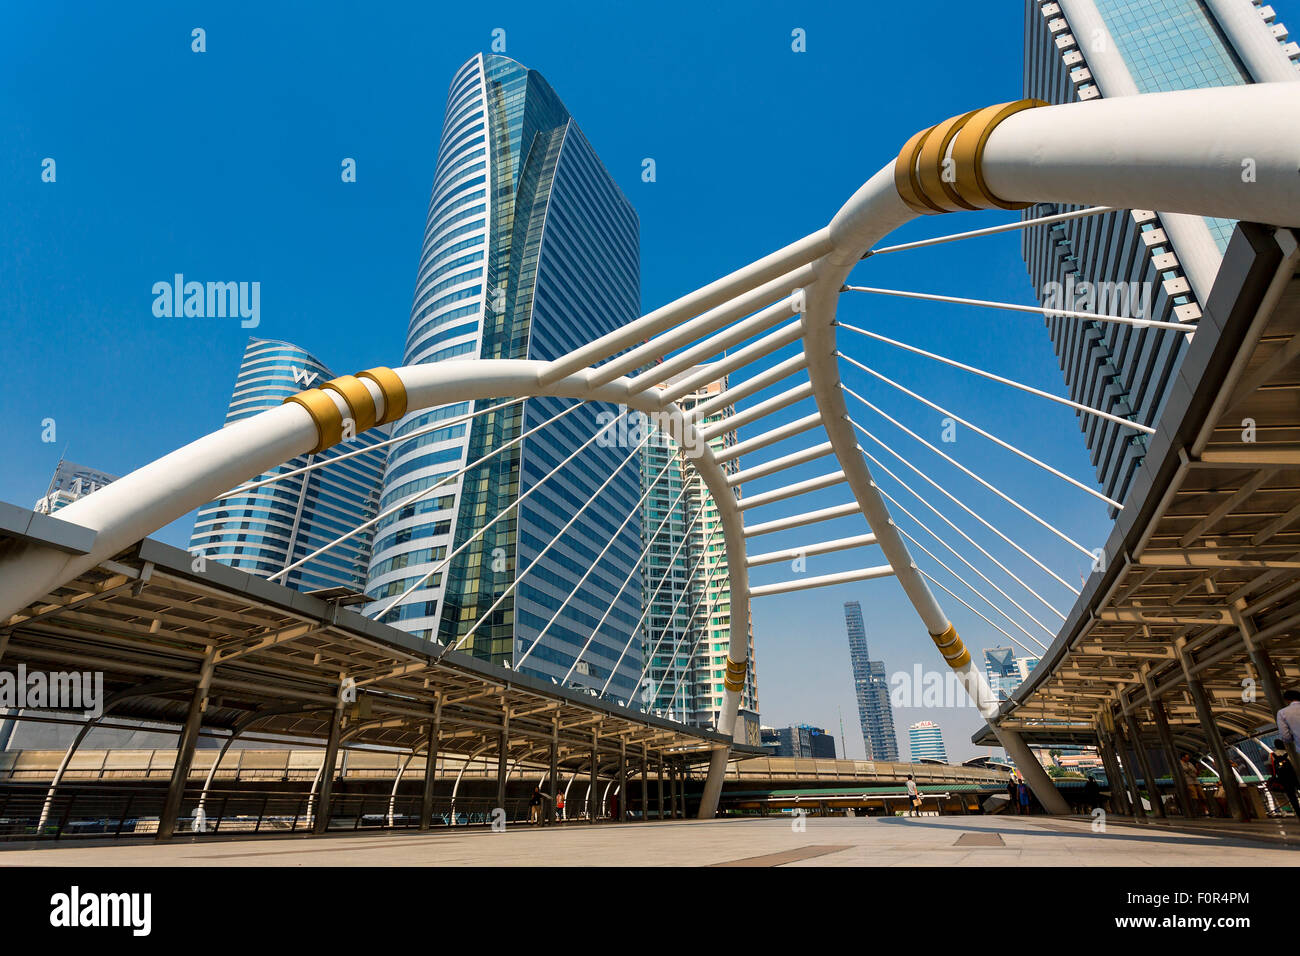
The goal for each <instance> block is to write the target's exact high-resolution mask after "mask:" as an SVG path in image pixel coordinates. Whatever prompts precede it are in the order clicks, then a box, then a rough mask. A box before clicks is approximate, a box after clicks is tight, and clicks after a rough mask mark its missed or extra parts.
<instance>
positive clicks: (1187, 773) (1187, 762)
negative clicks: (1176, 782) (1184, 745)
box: [1178, 754, 1210, 817]
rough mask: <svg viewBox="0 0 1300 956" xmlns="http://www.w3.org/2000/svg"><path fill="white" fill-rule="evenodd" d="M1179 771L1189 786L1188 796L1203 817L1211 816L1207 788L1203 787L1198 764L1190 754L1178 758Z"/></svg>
mask: <svg viewBox="0 0 1300 956" xmlns="http://www.w3.org/2000/svg"><path fill="white" fill-rule="evenodd" d="M1178 769H1179V771H1181V773H1182V775H1183V781H1184V782H1185V783H1186V784H1187V795H1188V796H1189V797H1191V798H1192V800H1194V801H1195V802H1196V806H1197V809H1198V810H1199V811H1200V815H1201V816H1206V817H1208V816H1209V815H1210V805H1209V803H1208V802H1207V801H1206V799H1205V788H1204V787H1202V786H1201V774H1200V771H1199V770H1197V769H1196V764H1195V763H1193V762H1192V757H1191V755H1190V754H1183V755H1182V756H1181V757H1179V758H1178Z"/></svg>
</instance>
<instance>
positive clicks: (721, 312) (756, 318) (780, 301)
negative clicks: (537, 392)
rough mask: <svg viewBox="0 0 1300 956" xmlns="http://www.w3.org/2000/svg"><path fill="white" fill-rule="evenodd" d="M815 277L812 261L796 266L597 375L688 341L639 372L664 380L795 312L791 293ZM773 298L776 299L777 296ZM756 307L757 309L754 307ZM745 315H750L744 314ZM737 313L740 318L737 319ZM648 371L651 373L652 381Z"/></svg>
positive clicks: (647, 360) (633, 366)
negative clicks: (662, 360) (712, 333)
mask: <svg viewBox="0 0 1300 956" xmlns="http://www.w3.org/2000/svg"><path fill="white" fill-rule="evenodd" d="M811 278H812V267H811V266H801V267H800V268H798V269H796V270H795V271H794V272H791V273H789V274H787V275H784V276H781V277H780V278H779V279H776V280H774V281H772V282H769V283H767V284H765V285H761V286H759V287H758V288H757V289H755V290H754V291H753V292H748V293H746V294H745V295H743V296H741V297H740V298H738V299H736V300H735V301H733V302H728V303H727V304H726V305H724V306H722V307H720V308H717V309H713V310H712V311H710V312H706V313H704V315H702V316H700V317H699V318H698V319H693V320H692V321H690V322H687V323H686V324H685V325H680V326H678V327H677V328H675V329H673V330H672V331H670V332H667V333H665V334H664V335H661V336H659V337H658V338H654V339H651V340H650V341H649V342H647V343H645V345H641V346H638V347H637V348H634V349H633V350H632V351H630V352H628V353H627V354H626V355H620V356H619V357H618V358H616V359H612V360H611V361H609V362H607V363H606V364H604V365H602V366H601V367H600V368H598V369H597V370H596V372H597V374H596V376H595V379H594V380H595V381H596V382H598V383H599V382H607V381H610V380H611V379H614V378H617V377H618V376H619V375H620V374H628V373H632V372H635V371H636V370H637V369H639V368H642V367H643V366H646V365H651V363H653V362H657V361H658V360H659V359H660V358H664V357H665V356H668V355H672V353H674V352H676V351H677V350H678V349H680V348H683V347H686V346H690V347H689V348H686V350H685V351H684V352H681V353H679V354H676V355H672V358H667V359H665V361H664V363H663V364H662V365H661V366H660V365H651V367H650V368H648V369H647V370H646V371H645V372H644V373H641V374H640V375H638V376H637V381H638V382H641V381H643V380H644V381H645V382H646V387H647V388H649V387H650V386H652V385H656V384H658V383H660V382H663V381H664V380H666V379H668V378H671V377H672V376H674V375H676V374H677V373H679V372H683V371H685V370H686V369H688V368H692V367H694V366H696V365H698V364H699V363H701V362H703V361H704V360H705V359H708V358H710V357H711V356H714V355H717V354H718V353H719V352H722V351H724V350H726V349H729V348H731V347H732V346H734V345H737V344H738V343H740V342H743V341H745V339H748V338H752V337H753V336H755V335H758V334H759V333H760V332H763V331H765V330H767V329H770V328H771V327H772V326H774V325H776V324H778V323H779V322H781V321H782V320H783V319H788V318H790V316H792V315H797V314H798V313H797V312H796V311H795V310H794V308H793V306H794V304H795V303H794V300H793V298H792V297H791V296H790V295H789V294H788V293H789V291H790V290H791V289H793V288H796V287H798V285H799V284H800V283H801V282H807V281H808V280H809V279H811ZM778 297H780V298H778ZM773 299H776V301H775V302H773V301H772V300H773ZM768 303H771V304H770V305H769V304H768ZM764 306H766V307H765V308H764ZM755 309H758V311H757V312H754V310H755ZM751 312H753V314H752V315H750V313H751ZM741 316H747V317H746V318H741ZM736 319H740V321H739V322H735V320H736ZM731 322H735V324H734V325H732V326H731V327H730V328H727V329H725V330H724V331H722V332H718V334H717V335H714V336H713V337H712V338H707V339H706V338H704V336H706V335H708V334H709V333H711V332H715V331H717V330H718V329H720V328H722V327H723V326H726V325H727V324H728V323H731ZM701 340H703V341H701ZM650 377H653V381H651V380H650Z"/></svg>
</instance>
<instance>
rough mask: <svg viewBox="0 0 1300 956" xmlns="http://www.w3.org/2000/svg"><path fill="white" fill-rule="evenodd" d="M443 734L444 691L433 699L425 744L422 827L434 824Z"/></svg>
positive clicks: (421, 811)
mask: <svg viewBox="0 0 1300 956" xmlns="http://www.w3.org/2000/svg"><path fill="white" fill-rule="evenodd" d="M441 735H442V693H441V692H439V693H438V695H437V696H436V697H435V698H434V701H433V720H431V721H429V735H428V737H427V738H425V746H424V792H423V793H422V794H421V796H420V829H421V830H428V829H429V828H430V827H431V826H432V825H433V784H434V781H436V780H437V779H438V738H439V737H440V736H441Z"/></svg>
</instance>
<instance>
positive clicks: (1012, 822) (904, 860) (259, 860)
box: [0, 816, 1300, 867]
mask: <svg viewBox="0 0 1300 956" xmlns="http://www.w3.org/2000/svg"><path fill="white" fill-rule="evenodd" d="M1266 825H1268V824H1261V827H1262V826H1266ZM1190 829H1192V830H1194V831H1195V832H1188V831H1186V830H1182V829H1177V830H1176V829H1174V828H1172V827H1170V826H1168V825H1159V824H1140V823H1134V822H1131V821H1115V820H1113V819H1112V820H1109V821H1107V824H1106V826H1105V829H1104V830H1102V831H1100V832H1098V831H1095V830H1094V829H1093V822H1092V821H1091V820H1090V819H1085V818H1073V817H1002V816H997V817H978V816H972V817H937V816H936V817H910V818H903V817H809V818H806V819H803V820H794V819H792V818H788V817H787V818H774V817H767V818H752V819H732V820H707V821H702V820H676V821H668V820H665V821H663V822H660V823H655V822H651V823H629V824H612V823H611V824H604V825H600V826H584V825H570V826H564V827H547V828H540V827H530V826H519V827H511V828H509V829H507V830H506V831H504V832H500V833H497V832H493V831H491V830H488V829H473V830H468V829H455V830H441V831H432V832H427V833H418V832H406V833H386V834H382V835H376V834H365V833H360V834H355V835H353V834H339V835H330V836H325V837H314V838H312V837H290V838H281V837H272V838H254V839H246V838H238V839H230V838H226V839H220V838H217V839H207V838H199V839H185V838H182V839H178V840H177V841H176V842H174V843H169V844H155V843H148V842H130V843H117V844H110V845H104V844H101V845H97V846H91V845H83V846H59V847H44V846H43V847H39V848H25V847H12V848H7V849H3V848H0V866H34V865H43V866H78V867H83V866H112V867H124V866H203V867H215V866H536V865H538V864H548V865H557V866H589V865H599V866H627V865H639V866H720V865H730V866H915V865H922V866H1068V867H1081V866H1151V867H1206V866H1225V865H1243V866H1294V865H1297V864H1300V850H1297V849H1296V848H1294V847H1292V846H1288V845H1284V844H1281V843H1270V842H1265V841H1263V840H1260V839H1257V838H1256V837H1255V836H1254V835H1250V838H1246V837H1245V836H1243V835H1242V834H1241V833H1238V832H1235V830H1234V829H1233V828H1230V827H1227V826H1222V825H1211V822H1210V821H1206V825H1203V826H1196V825H1193V826H1192V827H1191V828H1190ZM1291 831H1292V834H1294V831H1295V828H1294V825H1292V826H1291Z"/></svg>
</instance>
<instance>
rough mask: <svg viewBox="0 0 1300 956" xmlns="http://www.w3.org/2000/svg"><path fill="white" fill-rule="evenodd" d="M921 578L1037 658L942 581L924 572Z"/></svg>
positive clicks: (1031, 651) (1036, 654)
mask: <svg viewBox="0 0 1300 956" xmlns="http://www.w3.org/2000/svg"><path fill="white" fill-rule="evenodd" d="M921 577H923V578H925V579H926V580H927V581H929V582H930V583H931V584H933V585H934V586H935V587H937V588H938V589H939V590H940V591H942V592H943V593H945V594H947V595H948V597H950V598H952V599H953V600H954V601H956V602H957V603H958V604H960V605H962V606H963V607H964V608H966V610H968V611H970V612H971V613H972V614H977V615H979V616H980V617H981V618H983V620H984V623H985V624H987V625H988V626H989V627H991V628H993V629H994V630H995V631H998V632H999V633H1001V634H1002V636H1003V637H1005V638H1006V639H1007V640H1008V641H1011V642H1012V643H1013V644H1015V645H1016V647H1018V648H1020V649H1021V650H1022V651H1025V652H1026V653H1028V654H1032V655H1033V656H1034V657H1037V656H1038V654H1039V652H1038V651H1035V650H1031V649H1030V648H1028V647H1025V645H1023V644H1021V643H1020V642H1019V641H1018V640H1016V639H1015V638H1014V637H1012V636H1011V635H1010V634H1008V633H1007V632H1006V630H1005V629H1003V627H1002V625H1000V624H998V623H997V622H995V621H992V620H990V619H989V618H988V616H987V615H986V614H984V612H983V611H981V610H979V609H978V608H976V607H974V606H972V605H971V604H969V603H968V602H967V601H966V600H965V599H964V598H962V597H961V595H959V594H956V593H955V592H954V591H953V590H952V589H951V588H949V587H947V586H946V585H945V584H944V583H943V582H942V581H940V580H938V579H936V578H935V577H934V576H933V575H931V574H927V573H926V572H925V571H921Z"/></svg>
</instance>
